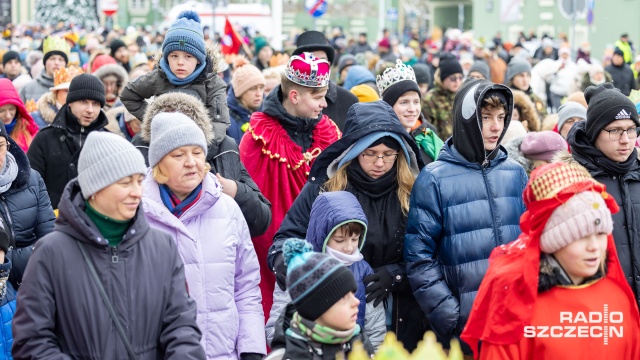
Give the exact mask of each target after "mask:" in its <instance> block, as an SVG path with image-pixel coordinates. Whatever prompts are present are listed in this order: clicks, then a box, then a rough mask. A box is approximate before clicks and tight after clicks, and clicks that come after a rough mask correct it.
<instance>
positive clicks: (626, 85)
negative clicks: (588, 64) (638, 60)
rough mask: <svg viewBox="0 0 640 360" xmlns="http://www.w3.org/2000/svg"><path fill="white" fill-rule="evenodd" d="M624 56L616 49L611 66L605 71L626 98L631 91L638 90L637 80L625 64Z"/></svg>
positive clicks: (620, 50)
mask: <svg viewBox="0 0 640 360" xmlns="http://www.w3.org/2000/svg"><path fill="white" fill-rule="evenodd" d="M624 56H625V55H624V51H623V50H622V49H620V48H616V49H615V50H614V51H613V58H611V65H609V66H607V67H606V68H604V69H605V71H606V72H608V73H609V74H610V75H611V77H612V78H613V86H615V87H616V88H618V89H619V90H620V92H622V94H624V95H625V96H629V94H630V93H631V90H634V89H635V88H636V80H635V78H634V76H633V70H631V68H630V67H629V65H628V64H627V63H626V62H625V60H624Z"/></svg>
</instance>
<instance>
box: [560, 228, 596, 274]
mask: <svg viewBox="0 0 640 360" xmlns="http://www.w3.org/2000/svg"><path fill="white" fill-rule="evenodd" d="M606 251H607V234H604V233H601V234H591V235H588V236H585V237H583V238H580V239H578V240H576V241H574V242H572V243H571V244H569V245H567V246H565V247H564V248H562V249H560V250H558V251H556V252H555V253H554V254H553V256H554V257H555V258H556V259H557V260H558V262H559V263H560V265H562V268H563V269H564V270H565V271H566V272H567V275H569V277H570V278H571V280H572V281H573V283H574V284H581V283H582V282H583V281H584V279H586V278H588V277H590V276H593V275H595V274H596V272H598V269H599V268H600V263H601V262H602V261H604V258H605V255H606Z"/></svg>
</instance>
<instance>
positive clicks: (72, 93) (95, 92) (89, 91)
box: [67, 74, 107, 107]
mask: <svg viewBox="0 0 640 360" xmlns="http://www.w3.org/2000/svg"><path fill="white" fill-rule="evenodd" d="M85 99H86V100H95V101H97V102H99V103H100V107H103V106H104V103H105V102H106V101H107V100H106V98H105V94H104V85H102V81H100V79H98V78H97V77H96V76H94V75H91V74H81V75H78V76H76V77H74V78H73V80H71V84H70V85H69V94H67V104H70V103H72V102H74V101H78V100H85Z"/></svg>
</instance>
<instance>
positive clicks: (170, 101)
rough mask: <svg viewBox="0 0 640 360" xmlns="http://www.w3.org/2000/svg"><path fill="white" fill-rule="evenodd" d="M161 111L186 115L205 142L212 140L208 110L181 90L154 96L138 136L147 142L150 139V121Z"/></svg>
mask: <svg viewBox="0 0 640 360" xmlns="http://www.w3.org/2000/svg"><path fill="white" fill-rule="evenodd" d="M161 112H179V113H182V114H184V115H187V116H188V117H189V118H190V119H191V120H193V121H194V122H195V123H196V125H198V127H200V129H202V131H203V132H204V137H205V139H206V140H207V144H211V142H212V141H213V138H214V136H213V126H212V125H211V121H210V120H209V112H208V111H207V109H206V108H205V106H204V104H203V103H202V102H201V101H200V99H199V98H197V97H195V96H194V95H189V94H188V93H183V92H172V93H168V94H164V95H160V96H156V97H155V98H154V100H153V102H152V103H151V104H149V106H148V107H147V112H146V113H145V114H144V119H143V120H142V127H141V129H140V137H141V138H142V139H143V140H144V141H146V142H149V141H150V139H151V122H152V121H153V117H154V116H155V115H156V114H158V113H161Z"/></svg>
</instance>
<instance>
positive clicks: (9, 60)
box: [0, 51, 31, 91]
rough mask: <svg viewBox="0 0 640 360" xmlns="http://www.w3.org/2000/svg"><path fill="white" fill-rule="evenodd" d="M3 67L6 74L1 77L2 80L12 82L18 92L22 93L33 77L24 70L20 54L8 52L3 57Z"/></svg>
mask: <svg viewBox="0 0 640 360" xmlns="http://www.w3.org/2000/svg"><path fill="white" fill-rule="evenodd" d="M2 66H3V68H4V74H2V75H0V78H7V79H9V80H11V82H12V83H13V86H14V87H15V88H16V90H17V91H20V90H21V89H22V88H23V87H24V85H26V83H28V82H29V81H30V80H31V76H29V74H27V73H26V71H24V70H23V68H22V63H21V62H20V54H18V53H17V52H15V51H7V52H6V53H5V54H4V55H3V56H2Z"/></svg>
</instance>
